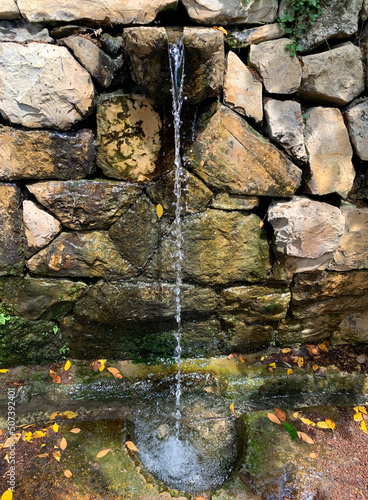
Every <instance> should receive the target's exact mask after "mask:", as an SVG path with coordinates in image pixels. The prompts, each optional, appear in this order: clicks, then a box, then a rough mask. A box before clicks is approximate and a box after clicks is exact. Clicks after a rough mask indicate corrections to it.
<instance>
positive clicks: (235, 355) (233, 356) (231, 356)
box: [227, 354, 238, 359]
mask: <svg viewBox="0 0 368 500" xmlns="http://www.w3.org/2000/svg"><path fill="white" fill-rule="evenodd" d="M237 356H238V355H237V354H229V355H228V357H227V359H233V358H236V357H237Z"/></svg>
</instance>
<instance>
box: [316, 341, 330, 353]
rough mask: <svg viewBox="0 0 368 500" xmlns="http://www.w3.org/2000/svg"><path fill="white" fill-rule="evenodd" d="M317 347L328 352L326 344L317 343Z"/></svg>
mask: <svg viewBox="0 0 368 500" xmlns="http://www.w3.org/2000/svg"><path fill="white" fill-rule="evenodd" d="M318 347H319V348H320V349H321V351H324V352H328V347H327V345H326V344H324V343H323V344H318Z"/></svg>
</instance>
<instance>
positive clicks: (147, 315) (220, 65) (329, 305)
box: [0, 0, 368, 365]
mask: <svg viewBox="0 0 368 500" xmlns="http://www.w3.org/2000/svg"><path fill="white" fill-rule="evenodd" d="M366 3H367V2H363V0H354V1H350V2H341V1H339V0H331V2H329V4H328V6H327V7H326V8H325V9H324V11H323V12H322V15H321V16H320V18H319V19H318V20H317V21H316V22H315V23H314V24H313V25H312V26H311V27H309V28H308V29H307V30H306V31H305V32H304V33H303V34H302V35H301V37H300V40H299V43H300V48H301V49H302V52H301V56H300V57H299V56H298V57H291V55H290V51H289V50H288V48H287V46H288V45H289V44H290V40H289V39H288V38H286V34H285V29H284V28H283V27H282V26H281V25H280V24H279V23H277V16H278V15H281V14H282V13H283V12H284V9H285V8H286V7H287V2H285V0H282V1H281V2H280V5H278V2H277V0H249V2H243V1H240V0H231V1H229V0H226V1H225V0H219V1H218V2H216V3H214V2H212V1H210V0H201V1H200V2H199V0H198V1H197V0H182V3H180V4H179V5H177V2H176V1H175V0H150V1H142V2H140V4H139V5H140V9H137V8H136V4H137V2H136V1H133V0H132V1H130V0H129V1H127V2H121V1H120V0H108V1H107V2H104V3H103V4H102V3H101V4H100V3H98V2H97V3H96V2H95V1H94V0H93V1H92V0H82V1H79V2H69V1H68V0H63V1H60V0H59V1H58V2H57V3H55V1H54V0H17V1H15V0H5V1H2V2H1V5H0V19H2V20H1V22H0V113H1V118H0V221H1V232H0V301H1V302H0V306H1V309H0V364H1V365H11V364H13V365H15V364H21V363H35V362H38V363H40V362H46V361H55V360H57V359H60V357H62V356H65V355H66V354H68V355H69V354H70V355H71V356H74V357H78V358H87V359H89V358H94V357H102V356H106V357H109V358H112V357H115V358H132V357H133V358H139V357H150V356H155V357H157V356H166V355H168V356H172V355H173V352H174V344H175V341H174V339H173V336H172V333H173V332H174V331H175V294H174V288H175V270H174V255H175V252H176V247H175V237H174V230H173V219H174V201H175V196H174V181H175V179H174V177H175V176H174V171H173V125H172V116H171V93H170V77H169V66H168V56H167V47H168V43H169V39H173V38H175V37H177V36H183V37H184V44H185V50H186V62H185V74H186V80H185V89H184V93H185V106H184V110H183V115H182V118H183V127H182V136H183V147H182V158H183V171H182V174H181V176H182V183H183V185H184V187H185V189H184V191H183V194H182V206H183V217H182V232H183V253H184V261H183V269H182V277H183V287H182V307H183V353H184V355H185V356H211V355H219V354H227V353H229V352H234V351H238V352H246V351H249V350H253V349H257V348H260V347H262V346H266V345H268V344H269V343H270V342H271V343H273V342H278V343H280V344H281V345H292V344H295V343H299V342H316V341H319V340H322V339H326V338H328V339H329V340H330V342H332V343H335V344H339V343H367V342H368V313H367V310H368V309H367V305H368V293H367V292H368V206H367V203H366V202H367V197H368V176H367V165H368V164H367V161H368V120H367V116H368V97H367V88H366V87H367V80H366V76H365V74H366V70H365V68H366V54H367V51H366V50H365V47H366V44H367V40H368V34H366V31H365V29H364V22H365V20H366V18H367V14H366V13H367V11H368V7H367V5H366ZM215 4H216V7H214V5H215ZM285 6H286V7H285ZM214 9H215V10H214ZM179 19H181V21H179ZM170 20H171V21H170ZM172 21H175V23H177V24H180V23H181V24H182V25H187V27H185V28H180V29H179V28H175V29H174V28H168V29H167V30H166V29H165V27H164V26H165V24H172ZM214 24H217V25H220V24H222V25H223V26H225V28H226V30H219V29H215V28H213V25H214ZM144 25H146V26H144ZM180 33H181V34H182V35H181V34H180ZM326 39H328V43H327V42H326ZM158 204H160V205H162V207H163V209H164V214H163V216H162V217H158V214H157V210H156V207H157V205H158Z"/></svg>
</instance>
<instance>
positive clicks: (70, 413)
mask: <svg viewBox="0 0 368 500" xmlns="http://www.w3.org/2000/svg"><path fill="white" fill-rule="evenodd" d="M60 417H66V418H75V417H78V413H75V411H64V413H60Z"/></svg>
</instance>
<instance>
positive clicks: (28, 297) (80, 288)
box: [0, 277, 88, 320]
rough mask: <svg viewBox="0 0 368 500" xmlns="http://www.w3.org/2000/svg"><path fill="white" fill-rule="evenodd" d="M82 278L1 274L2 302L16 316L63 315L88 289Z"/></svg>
mask: <svg viewBox="0 0 368 500" xmlns="http://www.w3.org/2000/svg"><path fill="white" fill-rule="evenodd" d="M87 288H88V287H87V285H86V284H85V283H81V282H74V281H67V280H51V279H42V278H41V279H34V278H29V277H25V278H15V279H14V278H1V279H0V296H1V301H2V306H3V307H4V308H5V310H6V311H7V312H9V314H11V315H12V316H22V317H25V318H29V319H34V320H39V319H43V320H47V319H54V320H60V319H62V318H63V317H64V316H65V315H66V314H67V313H68V312H70V310H71V309H72V308H73V305H74V303H75V302H76V301H77V300H78V299H79V298H80V297H81V295H82V294H83V293H84V291H85V290H86V289H87Z"/></svg>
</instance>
